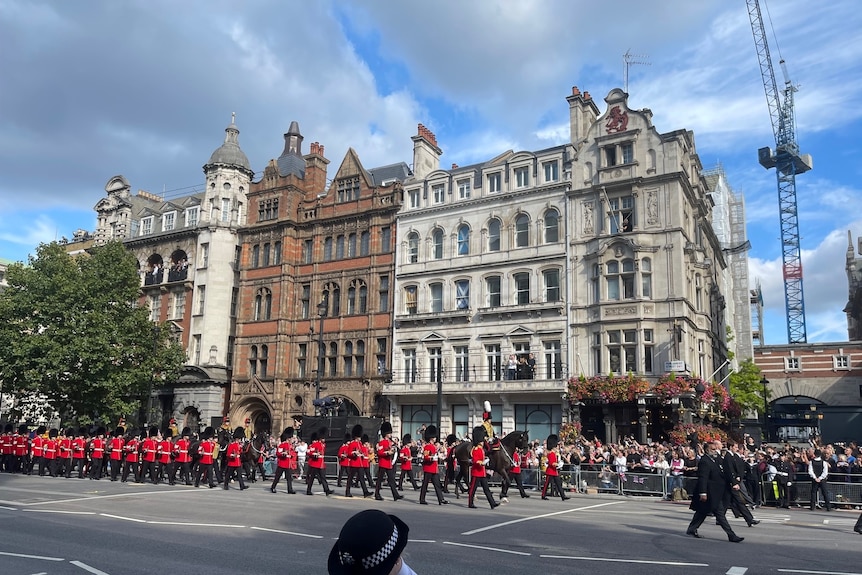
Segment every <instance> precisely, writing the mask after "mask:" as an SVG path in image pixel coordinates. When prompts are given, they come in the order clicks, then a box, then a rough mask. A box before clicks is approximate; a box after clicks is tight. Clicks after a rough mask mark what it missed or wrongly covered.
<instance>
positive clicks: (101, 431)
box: [96, 427, 158, 435]
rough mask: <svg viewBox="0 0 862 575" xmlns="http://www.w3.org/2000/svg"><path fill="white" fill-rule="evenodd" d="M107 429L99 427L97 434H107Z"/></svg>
mask: <svg viewBox="0 0 862 575" xmlns="http://www.w3.org/2000/svg"><path fill="white" fill-rule="evenodd" d="M106 431H107V429H105V428H104V427H99V428H98V429H97V430H96V435H105V432H106ZM156 431H158V430H156Z"/></svg>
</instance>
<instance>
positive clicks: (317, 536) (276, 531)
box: [251, 527, 323, 539]
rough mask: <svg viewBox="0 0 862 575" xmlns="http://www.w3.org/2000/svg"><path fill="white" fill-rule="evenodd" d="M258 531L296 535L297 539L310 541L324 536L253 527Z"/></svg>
mask: <svg viewBox="0 0 862 575" xmlns="http://www.w3.org/2000/svg"><path fill="white" fill-rule="evenodd" d="M251 529H254V530H256V531H267V532H269V533H282V534H284V535H296V536H297V537H308V538H310V539H323V535H311V534H310V533H296V532H295V531H283V530H281V529H270V528H269V527H251Z"/></svg>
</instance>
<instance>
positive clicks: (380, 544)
mask: <svg viewBox="0 0 862 575" xmlns="http://www.w3.org/2000/svg"><path fill="white" fill-rule="evenodd" d="M409 531H410V529H409V528H408V527H407V524H406V523H404V522H403V521H401V520H400V519H399V518H398V517H396V516H395V515H389V514H386V513H384V512H383V511H380V510H378V509H366V510H365V511H360V512H359V513H357V514H356V515H354V516H353V517H351V518H350V519H348V520H347V522H346V523H345V524H344V526H343V527H342V528H341V532H340V533H339V534H338V540H337V541H336V542H335V545H333V546H332V551H330V553H329V559H328V560H327V562H326V563H327V571H328V573H329V575H359V574H366V575H416V572H415V571H413V569H411V568H410V567H409V566H408V565H407V563H405V562H404V557H403V553H404V548H405V547H406V546H407V534H408V533H409Z"/></svg>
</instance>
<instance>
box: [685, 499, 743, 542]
mask: <svg viewBox="0 0 862 575" xmlns="http://www.w3.org/2000/svg"><path fill="white" fill-rule="evenodd" d="M694 497H699V496H698V495H697V494H695V495H694ZM726 513H727V508H726V507H724V506H720V507H719V508H718V509H715V510H714V515H715V522H716V523H718V525H719V526H720V527H721V528H722V529H724V532H725V533H727V537H728V538H731V537H735V536H736V533H734V532H733V529H732V528H731V527H730V523H728V522H727V517H725V514H726ZM706 517H707V514H706V513H704V512H702V511H695V512H694V517H692V518H691V523H689V524H688V532H689V533H692V532H694V531H697V529H698V528H699V527H700V526H701V525H703V522H704V521H705V520H706Z"/></svg>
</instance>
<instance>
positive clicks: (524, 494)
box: [500, 473, 529, 498]
mask: <svg viewBox="0 0 862 575" xmlns="http://www.w3.org/2000/svg"><path fill="white" fill-rule="evenodd" d="M513 481H514V482H515V486H516V487H517V488H518V491H519V492H520V493H521V497H522V498H526V497H529V495H527V492H526V491H524V484H523V483H522V482H521V474H520V473H509V482H510V485H504V486H503V488H502V489H501V490H500V497H506V496H507V495H509V487H511V482H513Z"/></svg>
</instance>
